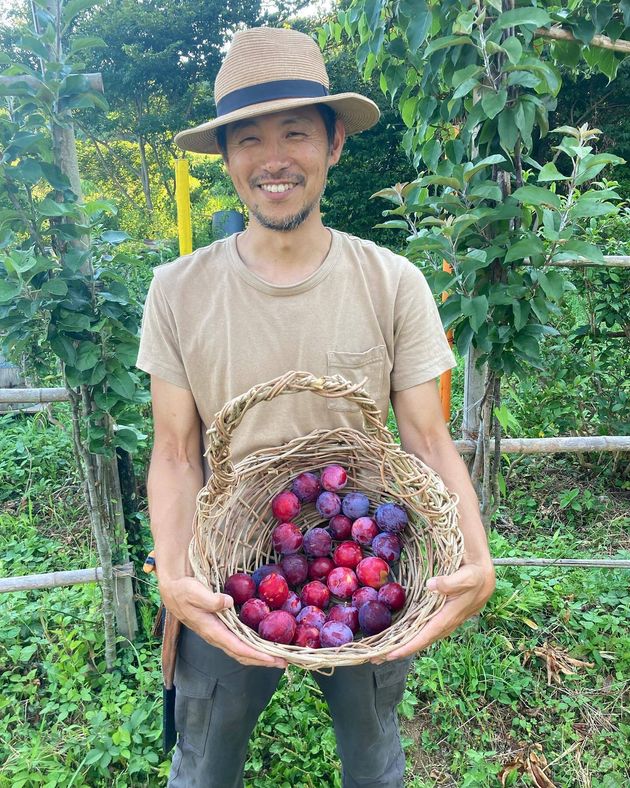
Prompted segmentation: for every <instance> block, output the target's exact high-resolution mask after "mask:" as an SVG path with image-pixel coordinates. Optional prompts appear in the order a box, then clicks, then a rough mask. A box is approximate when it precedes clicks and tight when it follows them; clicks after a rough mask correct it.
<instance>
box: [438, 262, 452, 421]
mask: <svg viewBox="0 0 630 788" xmlns="http://www.w3.org/2000/svg"><path fill="white" fill-rule="evenodd" d="M442 270H443V271H446V272H447V273H449V274H450V273H452V272H453V269H452V268H451V266H450V265H449V264H448V263H447V262H446V260H444V261H443V262H442ZM448 296H449V294H448V293H446V292H444V293H442V303H444V301H446V299H447V298H448ZM446 338H447V339H448V344H449V345H450V346H451V347H453V332H452V330H451V329H450V328H449V330H448V331H447V332H446ZM451 381H452V376H451V370H450V369H447V370H446V372H443V373H442V374H441V375H440V401H441V402H442V415H443V416H444V421H445V422H446V423H447V424H448V423H449V421H450V420H451Z"/></svg>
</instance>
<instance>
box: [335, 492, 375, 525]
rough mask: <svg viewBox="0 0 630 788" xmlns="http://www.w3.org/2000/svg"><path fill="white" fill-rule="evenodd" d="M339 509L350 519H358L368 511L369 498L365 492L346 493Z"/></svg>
mask: <svg viewBox="0 0 630 788" xmlns="http://www.w3.org/2000/svg"><path fill="white" fill-rule="evenodd" d="M341 511H342V512H343V513H344V514H345V515H346V517H349V518H350V519H351V520H358V519H359V517H365V516H366V515H367V513H368V512H369V511H370V499H369V498H368V497H367V495H365V493H360V492H351V493H348V494H347V495H344V497H343V500H342V501H341Z"/></svg>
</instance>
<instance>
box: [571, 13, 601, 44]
mask: <svg viewBox="0 0 630 788" xmlns="http://www.w3.org/2000/svg"><path fill="white" fill-rule="evenodd" d="M569 24H570V25H571V29H572V31H573V35H574V36H575V37H576V38H577V40H578V41H581V42H582V43H583V44H590V43H591V41H592V40H593V36H594V35H595V25H594V24H593V23H592V22H591V20H590V19H577V20H576V21H575V22H573V21H571V20H569Z"/></svg>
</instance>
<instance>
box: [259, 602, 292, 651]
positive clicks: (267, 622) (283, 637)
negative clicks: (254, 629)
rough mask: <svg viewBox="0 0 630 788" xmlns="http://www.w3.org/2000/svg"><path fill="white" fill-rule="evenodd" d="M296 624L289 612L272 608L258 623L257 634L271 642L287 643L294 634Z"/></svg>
mask: <svg viewBox="0 0 630 788" xmlns="http://www.w3.org/2000/svg"><path fill="white" fill-rule="evenodd" d="M296 629H297V624H296V623H295V619H294V618H293V616H292V615H291V614H290V613H287V612H285V611H284V610H272V611H271V613H269V614H268V615H266V616H265V617H264V618H263V620H262V621H261V622H260V624H259V625H258V634H259V635H260V637H261V638H264V639H265V640H271V641H272V642H273V643H284V644H286V645H288V644H289V643H291V641H292V640H293V638H294V636H295V630H296Z"/></svg>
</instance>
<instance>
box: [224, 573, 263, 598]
mask: <svg viewBox="0 0 630 788" xmlns="http://www.w3.org/2000/svg"><path fill="white" fill-rule="evenodd" d="M223 590H224V591H225V593H226V594H229V595H230V596H231V597H232V599H233V600H234V604H235V605H242V604H243V602H247V600H248V599H251V598H252V597H253V596H254V595H255V593H256V583H255V582H254V578H253V577H250V576H249V575H248V574H247V573H245V572H236V573H235V574H233V575H230V577H228V579H227V580H226V581H225V586H224V587H223Z"/></svg>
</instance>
